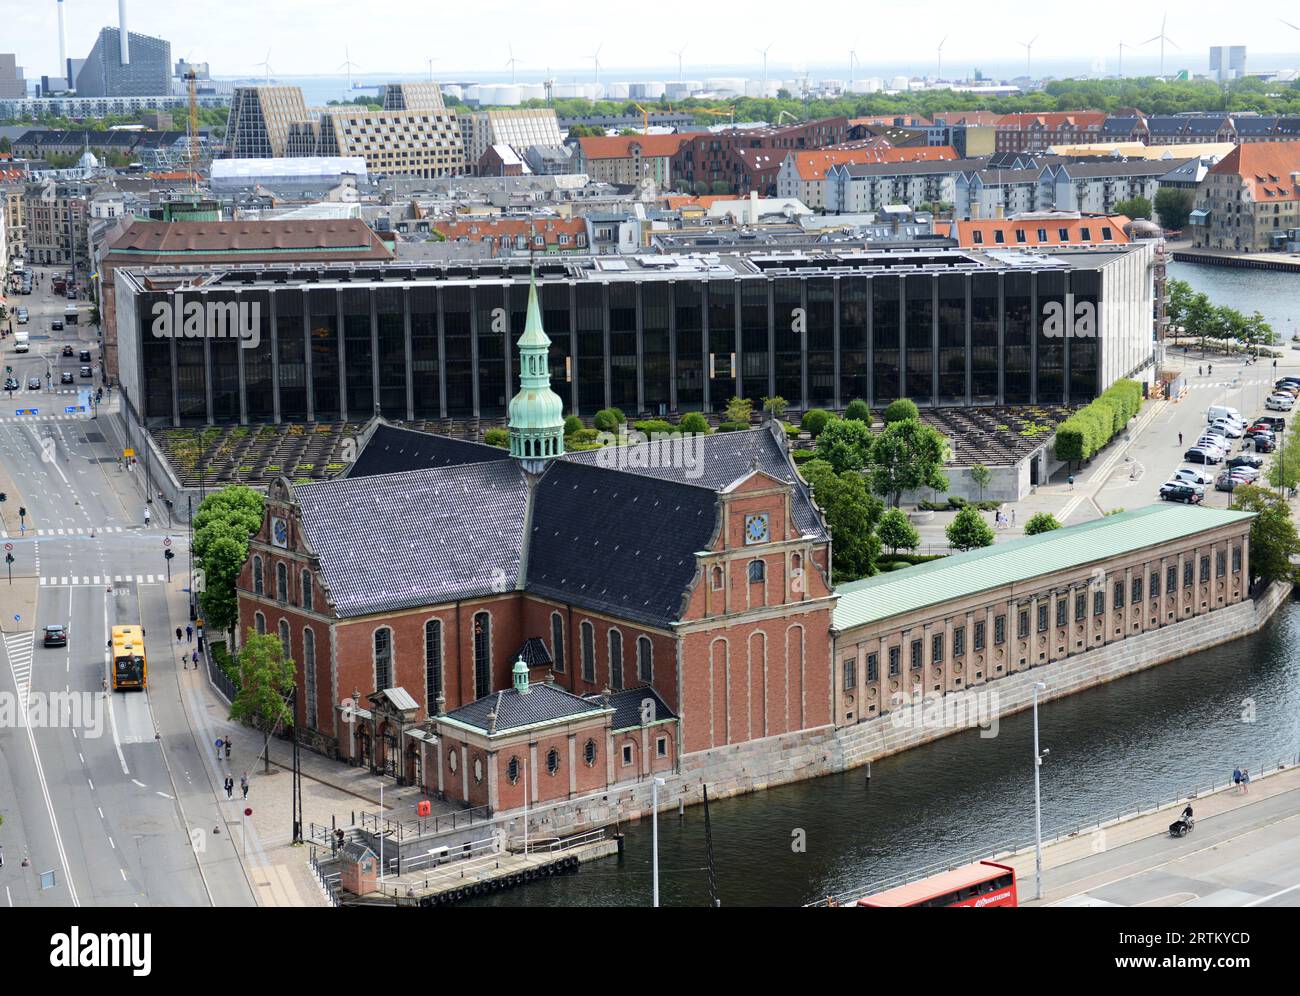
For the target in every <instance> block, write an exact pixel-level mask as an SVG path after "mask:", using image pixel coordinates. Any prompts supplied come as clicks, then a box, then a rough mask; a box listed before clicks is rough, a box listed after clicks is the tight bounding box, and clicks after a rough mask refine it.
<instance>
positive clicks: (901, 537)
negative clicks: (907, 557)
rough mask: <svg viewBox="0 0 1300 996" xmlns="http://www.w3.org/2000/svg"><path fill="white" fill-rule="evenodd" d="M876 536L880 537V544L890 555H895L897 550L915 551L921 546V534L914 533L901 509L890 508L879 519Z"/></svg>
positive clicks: (914, 528) (910, 523) (914, 530)
mask: <svg viewBox="0 0 1300 996" xmlns="http://www.w3.org/2000/svg"><path fill="white" fill-rule="evenodd" d="M876 535H877V536H879V537H880V542H881V544H882V545H883V546H884V547H885V548H886V549H888V550H889V552H890V553H897V552H898V551H899V550H915V549H916V548H917V547H918V546H920V545H921V534H920V533H919V532H917V531H916V527H915V526H914V525H912V522H911V520H910V519H908V517H907V513H906V512H904V511H903V510H902V509H901V508H891V509H889V510H888V511H886V512H885V514H884V515H882V516H881V517H880V525H878V526H876Z"/></svg>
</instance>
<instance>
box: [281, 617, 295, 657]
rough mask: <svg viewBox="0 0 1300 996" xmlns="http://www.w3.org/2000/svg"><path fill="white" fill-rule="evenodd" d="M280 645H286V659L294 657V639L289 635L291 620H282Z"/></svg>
mask: <svg viewBox="0 0 1300 996" xmlns="http://www.w3.org/2000/svg"><path fill="white" fill-rule="evenodd" d="M280 646H282V647H284V656H285V659H286V660H288V659H289V658H291V657H293V641H292V640H291V639H290V637H289V620H288V619H281V620H280Z"/></svg>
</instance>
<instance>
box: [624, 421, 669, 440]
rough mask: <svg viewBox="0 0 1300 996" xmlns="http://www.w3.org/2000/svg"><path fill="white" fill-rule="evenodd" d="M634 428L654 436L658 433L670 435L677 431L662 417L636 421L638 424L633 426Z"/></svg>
mask: <svg viewBox="0 0 1300 996" xmlns="http://www.w3.org/2000/svg"><path fill="white" fill-rule="evenodd" d="M633 428H634V429H636V431H637V432H640V433H643V434H644V435H645V436H647V437H649V436H653V435H655V434H656V433H658V434H660V435H664V436H670V435H672V434H673V433H674V432H675V431H676V430H674V429H673V427H672V425H671V424H670V423H668V422H665V421H664V420H663V419H661V418H648V419H645V420H643V421H641V422H638V423H636V425H635V426H633Z"/></svg>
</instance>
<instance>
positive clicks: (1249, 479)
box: [1228, 467, 1259, 484]
mask: <svg viewBox="0 0 1300 996" xmlns="http://www.w3.org/2000/svg"><path fill="white" fill-rule="evenodd" d="M1228 473H1229V474H1231V475H1232V476H1233V477H1236V478H1239V479H1240V480H1243V481H1245V482H1246V483H1247V484H1254V483H1255V482H1256V481H1257V480H1259V471H1258V470H1256V469H1255V468H1254V467H1233V468H1232V469H1231V470H1229V471H1228Z"/></svg>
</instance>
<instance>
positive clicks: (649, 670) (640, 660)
mask: <svg viewBox="0 0 1300 996" xmlns="http://www.w3.org/2000/svg"><path fill="white" fill-rule="evenodd" d="M654 661H655V658H654V645H653V644H652V643H651V642H650V637H648V636H638V637H637V639H636V676H637V677H638V678H640V679H641V680H642V681H644V682H645V683H646V684H647V685H648V684H650V683H651V682H652V681H654V678H655V663H654Z"/></svg>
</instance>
